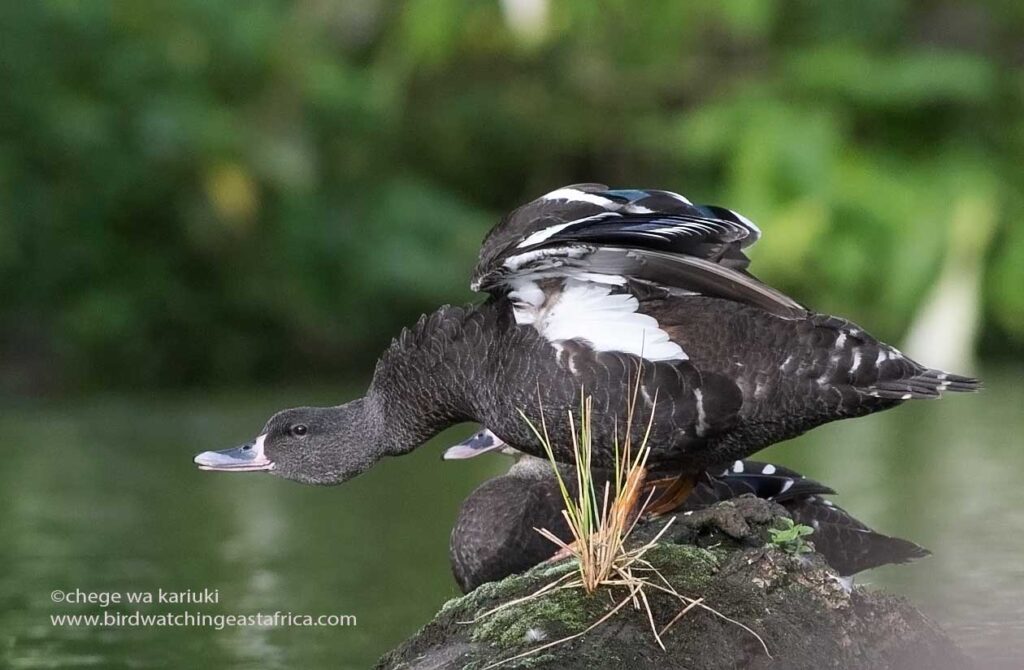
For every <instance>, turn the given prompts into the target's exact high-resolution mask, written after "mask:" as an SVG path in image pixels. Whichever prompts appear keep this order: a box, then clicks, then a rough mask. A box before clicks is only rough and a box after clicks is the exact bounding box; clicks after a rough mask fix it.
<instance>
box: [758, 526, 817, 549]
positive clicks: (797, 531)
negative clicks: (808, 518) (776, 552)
mask: <svg viewBox="0 0 1024 670" xmlns="http://www.w3.org/2000/svg"><path fill="white" fill-rule="evenodd" d="M780 521H781V522H782V524H783V527H782V528H769V529H768V532H769V533H771V536H772V537H771V540H769V544H770V545H772V546H774V547H778V548H779V549H782V550H783V551H785V552H786V553H788V554H796V555H799V554H809V553H811V552H812V551H814V548H813V547H812V546H811V545H810V544H808V543H807V542H806V541H804V538H805V537H807V536H808V535H810V534H811V533H813V532H814V529H813V528H811V527H810V526H805V525H803V524H802V523H794V521H793V520H792V519H790V518H789V517H783V518H781V519H780Z"/></svg>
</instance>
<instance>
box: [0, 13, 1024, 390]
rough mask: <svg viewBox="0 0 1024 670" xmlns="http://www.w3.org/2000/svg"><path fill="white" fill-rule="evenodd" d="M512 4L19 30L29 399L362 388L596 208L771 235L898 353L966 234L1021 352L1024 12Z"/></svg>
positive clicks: (821, 288)
mask: <svg viewBox="0 0 1024 670" xmlns="http://www.w3.org/2000/svg"><path fill="white" fill-rule="evenodd" d="M513 4H515V3H503V4H499V3H481V2H466V1H464V0H444V1H441V2H438V1H435V0H429V1H428V0H407V1H405V2H399V3H384V2H383V1H381V0H377V1H374V0H368V1H366V2H337V3H330V2H329V3H323V2H313V3H284V2H278V1H276V0H253V1H252V2H247V3H228V2H223V1H222V0H220V1H209V0H204V1H199V0H183V1H180V2H164V1H160V0H158V1H156V2H145V3H139V2H131V1H129V0H110V1H107V2H73V1H68V0H37V1H34V2H9V3H3V5H2V7H0V361H2V363H0V386H15V387H26V386H29V387H43V388H46V387H54V386H57V387H60V386H64V387H70V388H75V387H78V386H81V385H83V384H84V385H94V386H96V385H102V386H122V387H124V386H137V385H162V386H175V385H189V384H197V383H209V382H222V383H233V382H243V381H244V382H252V381H256V380H282V379H293V380H299V379H301V380H305V379H307V378H308V377H309V376H319V377H324V378H333V377H335V376H336V375H337V374H339V373H341V372H344V371H348V370H354V369H362V370H365V369H367V368H368V367H369V365H370V364H371V362H372V360H373V359H374V357H375V355H376V353H377V352H378V351H379V350H380V349H381V348H382V346H384V344H386V342H387V340H388V338H389V337H390V336H392V335H393V334H395V333H396V332H397V329H398V328H399V327H400V326H401V325H403V324H407V323H409V322H411V321H412V320H413V319H414V318H415V317H416V315H417V314H419V313H420V312H421V311H424V310H429V309H432V308H433V307H434V306H435V305H437V304H438V303H441V302H459V301H464V300H468V299H470V294H469V293H468V291H467V290H466V288H465V285H466V278H467V277H468V274H469V270H470V268H471V266H472V263H473V261H474V258H475V251H476V248H477V245H478V244H479V241H480V239H481V237H482V236H483V234H484V233H485V232H486V230H487V228H488V227H489V226H490V225H492V224H493V223H494V222H495V221H496V220H497V217H498V216H499V215H500V213H501V212H503V211H507V210H508V209H510V208H512V207H514V206H515V205H517V204H519V203H521V202H523V201H525V200H528V199H530V198H533V197H536V196H537V195H538V194H540V193H543V192H545V191H547V190H549V189H551V188H554V187H556V186H558V185H561V184H565V183H571V182H578V181H603V182H605V183H610V184H615V185H619V186H634V185H635V186H658V187H665V188H672V189H675V190H679V191H682V192H684V193H686V194H687V195H689V196H690V197H692V198H693V199H695V200H698V201H704V202H717V203H721V204H726V205H728V206H731V207H734V208H736V209H738V210H740V211H742V212H744V213H746V214H747V215H748V216H750V217H751V218H753V219H755V220H756V221H757V222H758V223H759V224H760V225H761V227H762V229H763V230H764V231H765V233H766V235H765V238H764V240H763V241H762V242H761V243H760V244H759V245H758V246H757V247H756V248H755V249H754V250H753V256H754V261H755V270H756V271H757V273H758V274H759V275H761V276H763V277H764V278H765V279H766V280H768V281H770V282H772V283H774V284H777V285H778V286H780V287H781V288H783V289H784V290H786V291H788V292H791V293H792V294H794V295H795V296H796V297H798V298H799V299H801V300H803V301H805V302H807V303H810V304H813V305H815V306H817V307H819V308H821V309H825V310H829V311H833V312H837V313H841V314H844V315H846V316H849V317H852V318H854V319H856V320H858V321H861V322H863V323H864V324H866V325H869V326H870V328H871V330H872V332H875V333H876V334H878V335H879V336H882V337H884V338H888V339H898V338H899V337H900V336H901V335H902V334H903V333H904V332H905V331H906V329H907V327H908V325H909V324H910V322H911V321H912V319H913V317H914V315H915V313H916V311H917V310H918V309H919V308H920V305H921V302H922V300H923V299H924V296H925V293H926V291H927V289H928V287H929V286H931V285H932V284H933V283H934V282H935V279H936V277H937V276H938V273H939V272H940V269H941V267H942V266H943V264H945V263H948V262H949V261H950V260H951V259H952V260H957V258H958V254H960V253H961V251H960V249H959V248H958V246H957V244H956V242H955V236H954V235H953V233H952V227H953V223H954V218H955V217H954V212H956V211H960V210H962V209H963V208H964V207H965V206H966V205H965V203H968V204H969V205H970V206H972V207H976V208H979V209H981V210H983V211H987V212H991V216H989V217H987V219H986V221H988V222H989V223H979V224H978V225H979V226H983V225H987V226H989V227H991V229H992V230H991V231H989V233H990V234H987V235H985V236H984V237H985V239H991V240H992V243H991V244H990V245H987V246H985V247H983V248H981V249H978V250H975V251H974V252H972V253H974V255H975V256H976V257H978V259H979V264H976V265H978V267H980V272H981V273H982V281H981V282H980V285H981V286H982V287H983V291H984V293H983V296H981V298H982V303H981V304H982V318H983V320H984V322H983V332H985V333H986V337H985V338H984V340H983V346H984V347H985V349H984V351H983V353H986V354H990V355H999V354H1008V353H1016V352H1020V351H1021V348H1022V347H1024V281H1022V280H1021V272H1022V271H1021V268H1022V267H1024V262H1022V261H1021V258H1022V257H1024V233H1022V226H1021V225H1020V223H1019V222H1020V221H1021V220H1022V219H1024V199H1022V198H1021V197H1020V193H1021V192H1022V186H1024V184H1022V183H1021V172H1020V170H1019V165H1020V164H1021V162H1022V159H1024V114H1022V113H1021V112H1022V110H1024V106H1022V100H1021V98H1022V96H1024V86H1022V83H1024V68H1022V66H1021V61H1020V59H1019V57H1018V55H1019V48H1018V46H1019V43H1020V38H1021V34H1022V32H1024V31H1022V28H1024V12H1021V11H1020V10H1019V9H1018V8H1017V6H1016V5H1014V4H1013V3H975V4H972V5H950V4H949V3H945V2H939V1H938V0H927V1H925V2H917V3H910V2H907V1H903V2H890V1H888V0H885V1H883V0H872V1H870V2H856V3H853V2H837V3H836V2H833V3H799V2H787V1H783V0H772V1H766V2H759V3H746V2H739V1H736V0H729V1H727V2H720V3H680V2H675V1H672V0H654V1H652V2H648V3H644V4H643V8H642V10H641V9H638V7H637V5H636V4H635V3H626V2H623V1H621V0H614V1H612V2H607V3H600V4H595V3H591V2H584V1H583V0H570V1H568V2H559V3H551V4H550V7H549V14H548V16H547V19H546V21H544V22H542V23H541V24H539V27H536V26H535V27H534V28H530V27H529V26H525V24H520V23H516V22H515V21H512V20H510V19H509V18H507V17H506V16H505V15H503V13H502V12H503V10H502V8H503V7H509V6H511V5H513ZM514 26H518V27H514ZM979 200H980V202H978V201H979ZM971 203H973V204H971ZM968 265H969V264H968ZM972 267H973V266H972Z"/></svg>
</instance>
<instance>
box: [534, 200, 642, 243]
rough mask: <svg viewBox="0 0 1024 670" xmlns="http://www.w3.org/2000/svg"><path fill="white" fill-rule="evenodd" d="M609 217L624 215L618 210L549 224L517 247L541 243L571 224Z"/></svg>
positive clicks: (575, 224)
mask: <svg viewBox="0 0 1024 670" xmlns="http://www.w3.org/2000/svg"><path fill="white" fill-rule="evenodd" d="M584 195H586V194H584ZM546 197H547V196H545V198H546ZM609 218H616V219H617V218H622V215H621V214H619V213H618V212H602V213H600V214H595V215H593V216H585V217H583V218H582V219H574V220H572V221H566V222H565V223H556V224H555V225H553V226H548V227H547V228H544V229H542V230H538V231H537V232H535V233H532V234H531V235H528V236H527V237H526V239H524V240H523V241H522V242H520V243H519V244H517V245H516V248H519V249H521V248H522V247H529V246H533V245H534V244H540V243H541V242H543V241H544V240H546V239H548V238H549V237H551V236H552V235H554V234H555V233H557V232H558V231H560V230H563V229H565V228H568V227H569V226H577V225H579V224H581V223H587V222H594V221H602V220H604V219H609Z"/></svg>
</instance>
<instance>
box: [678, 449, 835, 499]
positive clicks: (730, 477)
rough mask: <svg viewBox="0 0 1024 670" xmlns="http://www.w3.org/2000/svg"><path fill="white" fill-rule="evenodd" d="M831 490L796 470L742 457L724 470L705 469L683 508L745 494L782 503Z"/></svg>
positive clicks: (830, 491)
mask: <svg viewBox="0 0 1024 670" xmlns="http://www.w3.org/2000/svg"><path fill="white" fill-rule="evenodd" d="M831 493H835V491H833V490H832V489H831V488H829V487H828V486H825V485H824V484H822V483H820V482H816V481H814V480H813V479H808V478H807V477H804V476H803V475H801V474H800V473H799V472H796V471H795V470H790V469H789V468H786V467H783V466H781V465H775V464H772V463H764V462H761V461H751V460H741V461H736V462H735V463H733V464H732V465H730V466H729V467H728V468H725V469H723V470H719V471H708V472H706V473H705V475H704V477H703V478H702V479H701V480H700V481H699V482H698V484H697V486H696V487H695V488H694V490H693V493H692V494H691V495H690V497H689V498H687V500H686V504H685V505H684V509H696V508H699V507H705V506H707V505H713V504H715V503H718V502H721V501H723V500H731V499H733V498H737V497H739V496H741V495H746V494H753V495H755V496H757V497H758V498H763V499H765V500H774V501H775V502H778V503H784V502H786V501H789V500H795V499H802V498H806V497H808V496H812V495H820V494H824V495H827V494H831Z"/></svg>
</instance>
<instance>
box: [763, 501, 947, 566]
mask: <svg viewBox="0 0 1024 670" xmlns="http://www.w3.org/2000/svg"><path fill="white" fill-rule="evenodd" d="M783 506H784V507H786V509H787V510H789V512H790V514H792V515H793V520H794V521H796V522H797V523H801V524H804V525H806V526H810V527H811V528H813V529H814V533H812V534H811V535H809V536H808V539H809V540H810V541H811V542H813V543H814V548H815V549H817V551H818V553H820V554H821V555H823V556H824V557H825V560H826V561H828V563H829V565H831V566H832V567H833V568H835V570H836V572H838V573H839V574H840V575H843V576H848V575H853V574H856V573H858V572H863V571H864V570H870V569H871V568H876V567H878V566H880V565H889V564H899V563H909V562H910V561H915V560H917V559H919V558H924V557H925V556H928V555H930V554H931V552H930V551H928V550H927V549H925V548H924V547H922V546H920V545H918V544H915V543H913V542H911V541H910V540H904V539H903V538H899V537H892V536H890V535H883V534H882V533H879V532H877V531H875V530H873V529H871V528H869V527H868V526H867V525H866V524H864V523H863V522H861V521H860V520H858V519H857V518H855V517H854V516H853V515H852V514H850V513H849V512H847V511H846V510H844V509H843V508H841V507H839V506H838V505H836V504H834V503H833V502H831V501H829V500H826V499H825V498H822V497H820V496H818V495H811V496H804V497H801V498H798V499H795V500H792V501H788V502H785V503H783Z"/></svg>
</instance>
